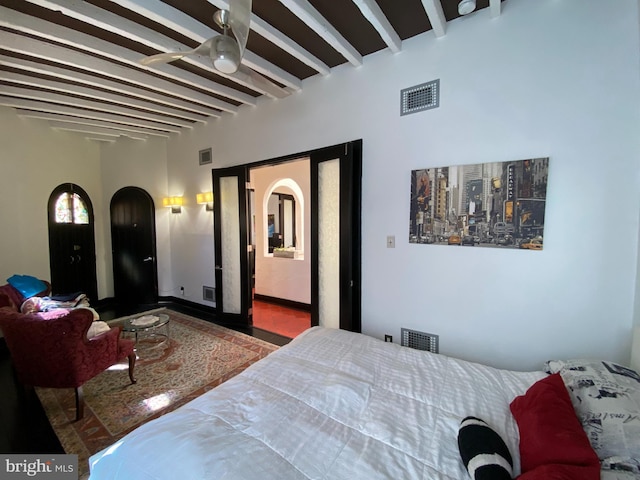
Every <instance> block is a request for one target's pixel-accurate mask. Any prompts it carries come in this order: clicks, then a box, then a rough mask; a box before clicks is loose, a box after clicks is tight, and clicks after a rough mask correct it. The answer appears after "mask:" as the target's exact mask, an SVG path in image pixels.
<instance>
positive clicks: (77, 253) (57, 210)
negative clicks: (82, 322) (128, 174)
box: [47, 183, 98, 301]
mask: <svg viewBox="0 0 640 480" xmlns="http://www.w3.org/2000/svg"><path fill="white" fill-rule="evenodd" d="M47 212H48V219H49V265H50V268H51V287H52V291H53V293H56V294H67V293H75V292H83V293H85V294H86V295H87V297H89V300H90V301H96V300H98V287H97V281H96V247H95V232H94V224H93V205H92V204H91V199H90V198H89V196H88V195H87V193H86V192H85V191H84V190H83V189H82V188H81V187H79V186H78V185H75V184H73V183H63V184H62V185H59V186H58V187H56V188H55V189H54V190H53V192H51V195H50V197H49V203H48V207H47Z"/></svg>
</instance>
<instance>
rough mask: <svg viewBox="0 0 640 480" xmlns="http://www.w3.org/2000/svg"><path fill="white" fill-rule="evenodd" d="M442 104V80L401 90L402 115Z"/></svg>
mask: <svg viewBox="0 0 640 480" xmlns="http://www.w3.org/2000/svg"><path fill="white" fill-rule="evenodd" d="M439 106H440V80H439V79H438V80H432V81H431V82H427V83H423V84H422V85H416V86H414V87H409V88H405V89H403V90H402V91H400V115H409V114H410V113H416V112H421V111H423V110H429V109H431V108H437V107H439Z"/></svg>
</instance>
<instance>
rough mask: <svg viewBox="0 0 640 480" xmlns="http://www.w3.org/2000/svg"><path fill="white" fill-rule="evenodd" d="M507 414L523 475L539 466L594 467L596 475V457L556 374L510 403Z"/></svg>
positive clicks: (536, 384)
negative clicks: (513, 424)
mask: <svg viewBox="0 0 640 480" xmlns="http://www.w3.org/2000/svg"><path fill="white" fill-rule="evenodd" d="M511 413H513V416H514V417H515V419H516V422H517V423H518V430H519V431H520V462H521V466H522V472H523V473H526V472H528V471H529V470H533V469H534V468H536V467H539V466H541V465H547V464H560V465H575V466H594V468H595V469H596V471H597V472H598V475H599V472H600V463H599V462H598V456H597V455H596V452H595V451H594V450H593V448H592V447H591V444H590V443H589V439H588V438H587V434H586V433H585V431H584V430H583V428H582V425H581V424H580V421H579V420H578V417H577V416H576V413H575V410H574V409H573V405H572V404H571V399H570V398H569V392H568V391H567V388H566V387H565V386H564V382H563V381H562V377H561V376H560V374H559V373H555V374H553V375H549V376H548V377H546V378H544V379H542V380H540V381H538V382H536V383H534V384H533V385H532V386H531V387H530V388H529V390H527V393H526V394H525V395H520V396H519V397H516V398H515V399H514V400H513V402H511ZM532 478H536V477H535V476H534V477H532ZM540 478H542V477H540ZM549 478H555V477H549ZM558 478H571V477H558ZM573 478H576V477H573ZM581 478H587V477H584V476H583V477H581ZM596 478H597V477H596Z"/></svg>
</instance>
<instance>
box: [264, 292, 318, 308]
mask: <svg viewBox="0 0 640 480" xmlns="http://www.w3.org/2000/svg"><path fill="white" fill-rule="evenodd" d="M253 298H254V299H255V300H260V301H261V302H266V303H274V304H276V305H281V306H283V307H287V308H295V309H296V310H303V311H305V312H310V311H311V305H310V304H308V303H302V302H295V301H293V300H287V299H286V298H276V297H270V296H268V295H260V294H257V293H256V294H254V295H253Z"/></svg>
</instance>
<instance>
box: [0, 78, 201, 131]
mask: <svg viewBox="0 0 640 480" xmlns="http://www.w3.org/2000/svg"><path fill="white" fill-rule="evenodd" d="M2 93H3V94H4V95H11V96H13V97H18V98H26V99H29V100H36V101H39V102H49V103H56V104H59V105H68V106H70V107H79V108H87V109H91V110H95V111H98V112H106V113H112V114H116V115H121V116H125V117H132V118H139V119H141V120H149V121H151V122H156V123H166V124H167V125H174V126H177V127H186V128H193V123H192V122H188V121H185V120H180V119H177V118H171V117H167V116H164V115H156V114H155V113H147V112H143V111H139V110H134V109H131V108H124V107H120V106H117V105H111V104H108V103H102V102H94V101H91V100H85V99H84V98H76V97H71V96H69V95H62V94H59V93H51V92H43V91H40V90H33V89H29V88H22V87H12V86H10V85H4V86H3V87H2Z"/></svg>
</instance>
